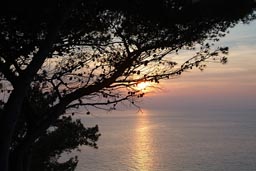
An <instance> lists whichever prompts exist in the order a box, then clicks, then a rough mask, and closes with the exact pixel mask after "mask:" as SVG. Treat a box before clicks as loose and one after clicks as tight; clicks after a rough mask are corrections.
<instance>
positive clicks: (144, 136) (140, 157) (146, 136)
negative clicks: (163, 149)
mask: <svg viewBox="0 0 256 171" xmlns="http://www.w3.org/2000/svg"><path fill="white" fill-rule="evenodd" d="M150 131H151V130H150V123H149V118H148V116H147V114H146V113H143V114H141V115H139V116H138V120H137V124H136V131H135V133H134V152H133V156H134V161H135V166H134V167H135V168H136V170H139V171H150V170H152V166H153V165H154V154H153V146H152V136H151V133H150Z"/></svg>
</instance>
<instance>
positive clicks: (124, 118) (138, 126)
mask: <svg viewBox="0 0 256 171" xmlns="http://www.w3.org/2000/svg"><path fill="white" fill-rule="evenodd" d="M82 120H83V121H84V123H85V124H87V125H93V124H99V126H100V130H101V133H102V136H101V137H100V140H99V142H98V145H99V149H97V150H95V149H92V148H89V147H82V152H81V153H79V161H80V162H79V166H78V168H77V170H78V171H96V170H97V171H98V170H103V171H112V170H113V171H254V170H256V113H253V112H247V113H224V112H223V113H217V112H212V113H209V112H195V113H191V112H184V113H171V112H156V111H154V112H149V111H145V112H144V113H143V114H135V115H124V114H120V115H112V114H105V115H99V116H97V117H89V118H87V117H86V118H82Z"/></svg>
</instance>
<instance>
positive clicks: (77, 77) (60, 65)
mask: <svg viewBox="0 0 256 171" xmlns="http://www.w3.org/2000/svg"><path fill="white" fill-rule="evenodd" d="M231 2H232V3H231ZM13 4H15V5H13ZM253 6H254V1H252V0H248V1H242V0H236V1H227V3H226V2H218V3H214V2H211V3H209V2H208V1H204V0H201V1H199V2H198V3H192V1H187V0H182V1H180V0H179V1H178V0H161V1H154V0H150V1H145V0H137V1H128V0H124V1H122V2H121V3H120V1H116V0H110V1H104V0H88V1H82V0H80V1H79V0H74V1H68V0H56V1H50V0H46V1H37V2H36V3H35V2H34V1H31V2H30V1H24V2H20V1H17V2H16V1H14V0H13V1H8V3H7V4H6V5H5V6H1V10H0V11H1V12H0V13H1V18H0V25H1V34H0V44H1V46H0V73H1V77H0V78H1V87H0V88H1V91H2V92H3V93H4V94H6V93H8V92H9V94H8V95H5V96H4V97H3V98H4V99H3V100H2V101H1V106H2V107H3V112H2V113H1V115H0V122H1V123H0V126H1V127H0V135H1V140H0V170H1V171H7V170H8V165H9V158H10V150H15V149H11V144H12V142H13V137H14V133H15V129H16V127H17V124H18V121H19V120H20V119H21V116H22V115H21V111H22V108H23V107H24V105H26V103H25V99H26V97H28V92H29V90H30V89H33V88H34V87H37V88H38V89H39V90H40V91H41V93H42V94H43V95H44V98H48V97H51V98H52V100H51V101H50V103H49V104H47V107H46V108H44V110H42V111H36V112H34V113H31V114H33V115H36V116H37V117H38V118H37V120H36V122H35V123H36V124H34V126H33V130H32V129H29V128H27V129H28V130H27V131H26V132H25V135H24V136H23V138H22V140H21V141H20V144H21V145H23V146H22V147H21V148H20V149H22V150H20V151H19V152H18V153H19V154H18V155H17V156H18V157H17V158H16V160H15V162H16V166H17V168H18V170H27V169H28V167H26V160H27V159H28V158H29V154H30V149H31V147H32V145H33V144H34V143H35V142H36V140H37V139H38V138H41V136H43V135H44V133H45V131H46V130H47V129H48V128H49V127H50V126H51V125H52V124H53V123H54V122H56V120H57V119H58V118H59V117H60V116H61V115H63V114H64V113H65V112H66V111H67V110H70V109H75V108H78V107H81V106H82V107H85V109H86V110H88V112H87V113H88V114H89V107H97V108H105V109H109V110H111V109H115V106H116V105H117V104H118V103H119V102H121V101H129V102H130V103H131V104H134V101H135V100H136V98H140V97H142V96H143V93H142V92H141V91H138V90H137V89H135V88H134V85H136V84H138V83H139V82H145V81H152V82H156V83H158V82H159V80H161V79H168V78H170V77H176V76H179V75H180V74H181V73H182V72H183V71H185V70H187V69H190V68H193V67H194V66H195V67H200V68H201V67H203V66H204V65H203V64H202V63H203V62H204V61H205V60H207V59H209V58H210V57H213V56H214V59H215V60H219V61H220V62H224V63H225V62H226V57H223V56H221V55H220V53H224V54H227V52H228V48H218V49H216V50H215V51H213V52H212V51H211V50H210V45H209V44H204V40H206V39H211V40H212V41H216V40H218V39H219V37H222V36H224V35H225V31H226V29H227V28H229V27H231V26H233V25H234V24H236V23H237V22H238V21H239V20H242V21H244V22H247V21H250V20H252V19H253V18H254V15H253V13H252V11H253ZM141 9H143V10H141ZM227 9H229V10H227ZM216 10H218V13H216ZM197 44H201V46H202V47H201V50H200V51H199V52H198V53H197V54H196V55H195V56H194V57H192V58H191V59H190V60H188V61H186V62H185V63H184V64H182V65H180V66H179V67H177V63H176V62H175V61H172V60H171V58H169V57H168V54H170V53H173V52H174V53H177V52H178V51H179V50H182V49H186V50H190V49H193V48H194V47H195V45H197ZM5 90H6V91H5ZM104 106H105V107H104ZM33 118H36V117H34V116H33Z"/></svg>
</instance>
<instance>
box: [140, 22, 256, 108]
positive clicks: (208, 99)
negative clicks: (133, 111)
mask: <svg viewBox="0 0 256 171" xmlns="http://www.w3.org/2000/svg"><path fill="white" fill-rule="evenodd" d="M255 30H256V21H252V22H251V23H249V24H242V23H239V24H238V25H236V26H235V27H234V28H230V29H229V31H230V33H229V34H228V35H226V37H224V38H221V40H220V41H219V42H218V43H216V46H228V47H229V55H228V63H227V64H225V65H223V64H219V63H218V64H215V63H209V64H207V68H206V69H205V70H204V71H203V72H201V71H200V70H198V69H193V70H191V71H189V72H186V73H183V75H181V77H179V78H176V79H171V80H167V81H162V82H160V84H159V85H158V86H159V89H155V90H154V91H153V92H151V93H149V94H147V95H146V96H145V98H144V99H143V100H142V102H140V103H139V105H140V106H141V107H142V109H144V110H165V111H205V110H206V111H226V112H234V111H238V112H253V111H256V91H255V90H256V33H255Z"/></svg>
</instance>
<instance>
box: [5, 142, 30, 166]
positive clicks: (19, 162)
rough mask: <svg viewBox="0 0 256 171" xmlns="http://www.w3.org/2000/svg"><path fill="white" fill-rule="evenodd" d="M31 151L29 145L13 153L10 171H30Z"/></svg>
mask: <svg viewBox="0 0 256 171" xmlns="http://www.w3.org/2000/svg"><path fill="white" fill-rule="evenodd" d="M30 160H31V150H30V146H29V145H28V144H25V145H24V146H20V147H18V148H17V149H15V150H14V151H13V153H12V154H11V157H10V168H9V171H29V170H30Z"/></svg>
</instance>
